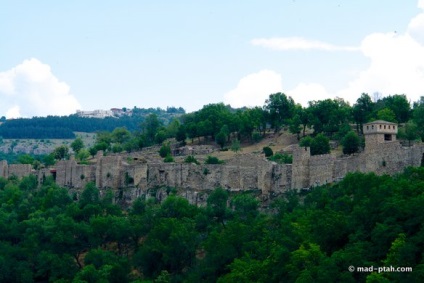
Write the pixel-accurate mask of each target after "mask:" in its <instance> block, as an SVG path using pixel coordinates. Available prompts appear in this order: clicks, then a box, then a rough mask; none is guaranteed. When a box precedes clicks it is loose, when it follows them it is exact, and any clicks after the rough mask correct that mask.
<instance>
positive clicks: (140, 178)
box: [122, 164, 148, 188]
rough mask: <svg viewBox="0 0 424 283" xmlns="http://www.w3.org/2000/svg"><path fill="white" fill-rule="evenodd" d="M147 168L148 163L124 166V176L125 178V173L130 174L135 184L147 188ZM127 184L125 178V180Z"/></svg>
mask: <svg viewBox="0 0 424 283" xmlns="http://www.w3.org/2000/svg"><path fill="white" fill-rule="evenodd" d="M147 168H148V165H147V164H136V165H128V166H124V168H123V170H124V178H125V174H128V176H129V177H130V178H133V179H134V183H133V185H134V186H137V187H143V188H146V187H147ZM123 182H124V184H122V185H125V180H123Z"/></svg>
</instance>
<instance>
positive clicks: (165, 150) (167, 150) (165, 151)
mask: <svg viewBox="0 0 424 283" xmlns="http://www.w3.org/2000/svg"><path fill="white" fill-rule="evenodd" d="M159 155H160V157H163V158H165V157H166V156H168V155H169V156H171V146H170V145H169V143H166V144H164V145H162V147H161V148H160V149H159Z"/></svg>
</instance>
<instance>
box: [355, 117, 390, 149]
mask: <svg viewBox="0 0 424 283" xmlns="http://www.w3.org/2000/svg"><path fill="white" fill-rule="evenodd" d="M363 127H364V128H363V129H364V135H365V148H366V149H373V148H376V147H378V146H379V144H382V143H387V142H393V141H396V134H397V132H398V126H397V124H396V123H391V122H387V121H383V120H377V121H373V122H370V123H366V124H364V126H363Z"/></svg>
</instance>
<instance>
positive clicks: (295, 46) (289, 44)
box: [251, 37, 359, 51]
mask: <svg viewBox="0 0 424 283" xmlns="http://www.w3.org/2000/svg"><path fill="white" fill-rule="evenodd" d="M251 44H253V45H256V46H262V47H265V48H270V49H274V50H312V49H315V50H323V51H358V50H359V49H358V48H357V47H352V46H337V45H332V44H329V43H325V42H322V41H317V40H309V39H305V38H302V37H274V38H256V39H253V40H252V41H251Z"/></svg>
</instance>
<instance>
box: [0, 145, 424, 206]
mask: <svg viewBox="0 0 424 283" xmlns="http://www.w3.org/2000/svg"><path fill="white" fill-rule="evenodd" d="M371 140H372V139H371ZM423 154H424V145H423V144H422V143H419V144H415V145H413V146H411V147H402V145H401V144H400V143H399V142H397V141H388V142H383V143H376V141H374V140H372V143H371V144H367V146H366V148H365V151H364V152H362V153H359V154H355V155H351V156H346V157H342V158H336V157H334V156H333V155H330V154H325V155H317V156H311V155H310V150H309V148H304V147H299V146H295V147H293V164H277V163H275V162H270V161H268V160H267V159H265V158H264V157H263V156H261V155H254V154H238V155H236V156H235V157H234V158H233V159H231V160H228V161H227V162H226V164H223V165H208V164H201V165H196V164H186V163H182V164H181V163H158V162H156V163H152V162H150V163H135V164H127V163H126V162H123V158H124V157H122V156H119V155H115V156H102V155H101V154H99V155H98V156H97V157H96V159H97V163H96V164H93V165H79V164H77V163H76V161H75V160H67V161H59V162H58V163H57V164H56V168H55V169H51V170H50V169H41V170H39V171H38V172H35V171H33V170H32V169H31V166H30V165H25V164H12V165H8V164H7V162H6V161H0V176H2V177H5V178H8V177H10V176H12V175H15V176H17V177H23V176H27V175H30V174H33V173H34V174H36V175H37V176H38V178H39V180H40V181H41V180H43V178H45V177H47V176H50V175H53V176H56V182H57V184H58V185H60V186H63V187H68V188H70V189H71V190H74V191H75V190H79V189H81V188H84V186H85V185H86V184H87V183H88V182H95V184H96V186H97V187H98V188H99V189H101V190H105V189H108V188H110V189H113V190H114V191H115V195H116V197H117V199H122V198H124V199H126V200H128V201H129V202H130V201H131V200H133V199H134V198H136V197H138V196H140V195H145V196H150V197H156V198H157V199H163V198H164V197H166V195H167V194H169V188H176V189H178V194H180V195H181V196H184V197H186V198H187V199H188V200H189V201H190V202H191V203H194V204H200V205H201V204H204V203H205V200H206V198H207V195H208V193H210V192H211V191H212V190H213V189H215V188H217V187H222V188H224V189H226V190H228V191H251V192H256V193H257V194H258V195H260V196H261V199H262V200H263V201H264V202H266V201H267V200H268V199H270V198H272V197H273V196H275V195H278V194H282V193H284V192H286V191H288V190H292V189H303V188H310V187H313V186H318V185H322V184H327V183H332V182H337V181H339V180H340V179H342V178H343V177H344V176H345V175H346V174H347V173H349V172H355V171H358V172H375V173H376V174H395V173H397V172H401V171H402V170H403V169H404V168H405V167H407V166H420V165H421V162H422V159H423Z"/></svg>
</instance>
